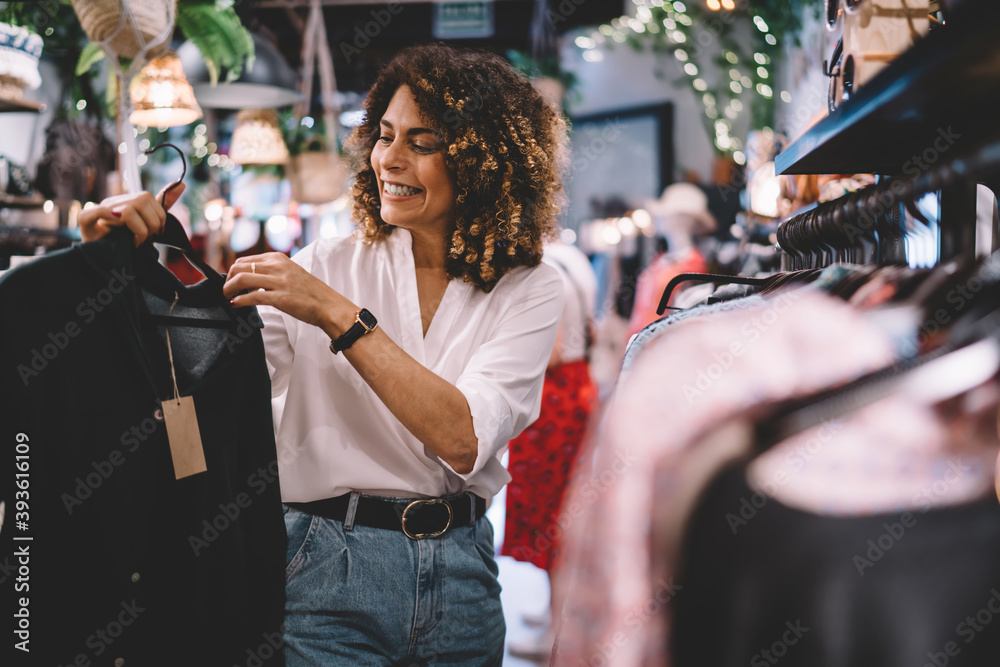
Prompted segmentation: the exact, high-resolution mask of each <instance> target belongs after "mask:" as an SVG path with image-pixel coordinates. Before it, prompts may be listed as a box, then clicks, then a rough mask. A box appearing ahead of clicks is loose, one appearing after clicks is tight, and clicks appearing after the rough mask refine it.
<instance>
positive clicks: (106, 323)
mask: <svg viewBox="0 0 1000 667" xmlns="http://www.w3.org/2000/svg"><path fill="white" fill-rule="evenodd" d="M132 241H133V237H132V235H131V234H130V233H129V232H128V231H127V230H116V231H113V232H111V233H109V234H108V235H107V236H106V237H105V238H103V239H101V240H100V241H95V242H91V243H86V244H81V245H76V246H74V247H72V248H70V249H67V250H64V251H60V252H56V253H52V254H50V255H47V256H45V257H43V258H41V259H39V260H37V261H35V262H33V263H31V264H28V265H26V266H25V267H23V268H20V269H18V270H16V271H12V272H10V273H7V274H6V275H5V276H4V278H3V280H0V310H2V312H3V313H4V315H3V318H2V320H0V358H2V364H0V382H2V383H3V386H2V391H0V395H2V396H3V401H2V403H0V411H2V415H0V428H2V429H3V433H2V436H0V437H2V442H3V443H4V446H5V448H6V449H7V450H11V449H13V447H14V443H15V442H17V443H19V445H20V446H19V449H18V451H21V450H24V452H26V454H25V455H26V456H27V457H29V458H27V459H26V460H27V462H28V463H27V464H26V465H25V466H20V465H19V466H18V467H16V468H15V469H12V468H11V466H14V465H15V461H14V458H13V457H12V456H10V455H9V454H5V455H4V457H3V458H2V461H0V467H2V470H0V497H2V498H3V499H4V500H5V502H6V505H7V520H6V524H5V525H4V526H3V529H2V532H0V546H2V548H3V551H2V552H0V562H4V561H3V558H5V557H7V558H12V557H14V556H12V554H16V553H18V550H19V549H25V548H27V549H29V550H30V591H29V590H28V589H24V591H23V592H14V591H15V589H14V588H13V586H12V585H13V584H14V581H13V579H12V578H7V579H6V580H4V581H3V583H0V587H2V589H3V593H2V595H0V600H2V603H0V604H2V605H3V609H2V613H3V615H4V618H8V619H9V618H12V617H13V614H14V613H15V611H16V607H17V606H18V604H19V602H18V599H17V598H18V597H20V596H22V595H24V596H28V597H30V614H31V634H30V650H31V654H30V655H31V659H32V660H33V661H35V662H33V663H32V664H46V665H52V664H67V665H68V664H91V665H122V664H124V665H152V666H161V665H162V666H164V667H167V666H170V667H176V666H177V665H198V666H204V667H218V666H219V665H233V664H247V661H248V659H249V656H255V657H254V658H253V660H254V664H261V665H268V666H270V667H273V666H275V665H283V664H284V659H283V653H282V651H281V649H280V646H281V641H282V640H281V622H282V609H283V603H284V563H285V560H284V559H285V530H284V522H283V519H282V512H281V501H280V497H281V496H280V490H279V486H278V474H277V472H278V471H277V459H276V451H275V444H274V435H273V427H272V423H271V410H270V382H269V378H268V371H267V366H266V363H265V359H264V349H263V342H262V339H261V334H260V319H259V318H258V316H257V314H256V310H255V309H253V308H245V309H238V310H233V309H231V308H229V307H228V303H227V302H226V301H225V300H224V299H223V297H222V294H221V291H219V288H218V283H210V282H209V281H203V282H201V283H199V284H198V285H195V286H193V287H185V286H184V285H182V284H181V283H180V282H179V281H178V280H177V279H176V278H175V277H174V276H173V275H172V274H170V273H169V272H168V271H167V270H166V269H165V268H164V267H162V266H161V265H160V264H158V263H157V261H156V252H155V249H153V248H152V247H151V246H147V247H144V248H141V249H139V250H137V251H134V250H133V249H132ZM175 295H176V296H175ZM175 299H176V300H177V307H176V309H175V310H174V311H173V315H175V316H177V315H181V316H183V317H186V318H190V319H192V320H202V321H204V320H206V319H222V320H224V321H225V320H227V319H228V321H229V323H230V326H228V328H226V329H212V328H204V327H192V326H190V325H189V326H183V327H181V326H177V325H176V324H171V325H170V326H169V330H170V337H171V341H170V342H171V348H172V356H173V361H172V362H171V360H170V354H169V353H168V351H167V346H166V345H165V342H166V341H165V335H166V334H165V332H164V330H163V327H161V326H159V325H158V324H157V322H156V321H155V320H156V317H155V315H158V314H159V315H162V314H164V313H165V312H166V311H167V310H168V308H169V307H170V305H171V304H172V303H173V302H174V300H175ZM171 363H173V364H174V366H175V370H176V374H177V384H178V386H179V389H180V394H181V395H184V396H192V397H193V400H194V404H195V406H196V409H197V417H198V426H199V430H200V434H201V439H202V445H203V448H204V458H205V461H206V466H207V470H206V471H205V472H201V473H198V474H194V475H190V476H187V477H183V478H181V479H176V478H175V474H174V468H173V462H172V457H171V450H170V446H169V444H168V437H167V428H166V426H165V424H164V421H163V407H162V406H163V404H164V403H166V402H168V401H169V399H170V398H171V397H172V396H173V395H174V384H173V380H172V377H171ZM15 470H17V471H21V472H28V474H30V478H29V479H30V484H29V485H28V486H29V488H28V491H29V492H30V499H29V501H28V505H29V507H28V509H26V510H25V515H24V516H17V517H15V514H14V512H15V509H16V504H15V495H14V494H15V491H18V490H24V487H23V486H17V487H15V486H14V480H15V477H14V474H15ZM21 497H22V496H18V498H21ZM15 519H17V520H15ZM21 519H23V521H22V520H21ZM28 536H30V537H31V538H32V539H31V541H21V540H18V538H19V537H22V538H23V537H28ZM9 639H10V638H9V637H8V641H7V642H5V648H6V647H7V646H10V644H11V642H10V641H9ZM18 655H19V656H20V655H21V654H18ZM21 657H23V656H21ZM85 661H86V662H85ZM3 664H22V663H17V662H14V663H8V662H4V663H3Z"/></svg>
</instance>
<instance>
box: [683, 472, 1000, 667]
mask: <svg viewBox="0 0 1000 667" xmlns="http://www.w3.org/2000/svg"><path fill="white" fill-rule="evenodd" d="M761 498H762V497H761V496H757V495H755V494H754V492H753V491H752V490H751V489H750V487H749V486H748V484H747V483H746V479H745V467H743V466H733V467H730V468H728V469H727V470H725V471H724V472H723V473H722V474H721V475H719V476H718V477H717V478H716V479H715V480H714V481H713V483H712V484H710V485H709V487H708V488H707V489H706V491H705V493H704V495H703V497H702V498H701V500H700V502H699V504H698V507H697V509H696V511H695V514H694V515H693V518H692V522H691V523H690V524H689V525H690V527H691V528H690V530H689V531H688V534H687V536H686V538H685V540H684V544H683V554H682V563H681V576H679V577H678V579H677V580H678V582H679V583H680V584H681V586H682V588H681V589H680V590H679V591H678V593H677V596H676V597H675V598H674V600H673V604H674V617H673V627H672V629H671V636H672V639H671V643H672V645H671V650H672V654H673V659H674V665H675V667H689V666H692V665H697V666H699V667H700V666H705V667H729V666H733V667H735V666H736V665H740V666H741V667H745V666H746V665H750V666H751V667H762V666H764V665H773V664H780V665H781V666H782V667H794V666H801V667H858V666H862V667H867V666H869V665H871V666H873V667H922V666H924V665H933V666H936V667H944V665H948V666H949V667H970V666H976V667H980V666H981V667H995V666H996V665H997V661H998V656H1000V505H998V503H997V499H996V498H995V497H992V496H991V497H989V498H987V499H984V500H982V501H979V502H975V503H972V504H968V505H964V506H958V507H950V508H941V509H931V510H929V511H927V512H925V513H921V512H920V511H919V510H915V511H914V512H912V513H910V514H909V515H906V514H901V515H875V516H867V517H849V518H833V517H821V516H817V515H813V514H809V513H805V512H800V511H797V510H794V509H792V508H789V507H787V506H783V505H781V504H779V503H778V502H777V501H776V500H773V499H771V500H769V501H768V502H767V503H766V504H763V505H762V506H760V505H761ZM744 501H745V502H746V503H747V506H748V507H749V508H750V509H746V507H745V506H744ZM758 506H760V507H758ZM741 513H742V514H741ZM733 517H738V520H734V518H733ZM748 517H749V518H748ZM734 529H735V531H736V532H735V534H734V532H733V531H734ZM765 652H766V653H765Z"/></svg>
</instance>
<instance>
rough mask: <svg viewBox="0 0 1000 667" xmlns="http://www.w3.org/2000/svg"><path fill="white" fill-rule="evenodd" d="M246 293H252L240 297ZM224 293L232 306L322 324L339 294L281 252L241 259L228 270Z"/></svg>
mask: <svg viewBox="0 0 1000 667" xmlns="http://www.w3.org/2000/svg"><path fill="white" fill-rule="evenodd" d="M243 290H250V291H249V292H248V293H246V294H240V292H242V291H243ZM222 292H223V294H225V296H226V297H227V298H228V299H231V302H232V304H233V306H235V307H237V308H241V307H243V306H261V305H266V306H274V307H275V308H277V309H278V310H280V311H282V312H284V313H287V314H288V315H291V316H292V317H294V318H295V319H297V320H301V321H303V322H305V323H306V324H314V325H316V326H322V325H323V319H324V316H329V313H330V311H331V309H332V308H333V305H334V303H335V302H336V298H337V293H336V292H334V291H333V289H332V288H331V287H330V286H329V285H327V284H326V283H324V282H323V281H322V280H320V279H319V278H317V277H315V276H313V275H311V274H310V273H309V272H308V271H306V270H305V269H303V268H302V267H301V266H299V265H298V264H296V263H295V262H293V261H292V260H291V259H289V258H288V256H287V255H284V254H282V253H280V252H269V253H265V254H263V255H253V256H251V257H241V258H239V259H238V260H236V262H235V263H234V264H233V266H232V267H231V268H230V269H229V275H228V276H227V277H226V284H225V285H224V286H223V288H222Z"/></svg>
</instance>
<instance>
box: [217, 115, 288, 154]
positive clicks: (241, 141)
mask: <svg viewBox="0 0 1000 667" xmlns="http://www.w3.org/2000/svg"><path fill="white" fill-rule="evenodd" d="M229 159H230V160H232V161H233V162H235V163H236V164H286V163H287V162H288V148H287V147H286V146H285V140H284V138H283V137H282V136H281V127H280V126H279V125H278V115H277V114H276V113H275V112H274V111H273V110H271V109H244V110H243V111H240V112H239V113H237V114H236V129H235V130H233V143H232V146H231V147H230V149H229Z"/></svg>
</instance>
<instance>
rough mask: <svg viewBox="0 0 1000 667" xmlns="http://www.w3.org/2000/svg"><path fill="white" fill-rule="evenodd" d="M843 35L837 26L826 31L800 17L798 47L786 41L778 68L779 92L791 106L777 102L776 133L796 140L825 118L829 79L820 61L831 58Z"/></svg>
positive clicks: (807, 15)
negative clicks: (784, 91)
mask: <svg viewBox="0 0 1000 667" xmlns="http://www.w3.org/2000/svg"><path fill="white" fill-rule="evenodd" d="M842 32H843V25H838V26H837V29H836V31H835V32H831V31H828V30H827V29H826V23H825V22H824V21H823V20H822V18H821V17H819V16H816V15H814V14H813V13H812V12H805V15H804V16H803V17H802V32H801V33H800V37H799V45H798V46H796V45H795V44H794V42H793V41H791V40H788V41H787V42H786V43H785V47H784V49H783V51H784V57H783V60H782V62H781V65H780V67H779V70H780V72H779V74H778V77H779V82H780V86H779V88H780V89H781V90H787V91H788V92H789V93H790V94H791V96H792V101H791V103H790V104H784V103H782V102H779V103H778V105H777V111H776V116H777V119H776V125H777V127H776V128H775V129H777V131H778V132H780V133H782V134H784V135H785V136H786V137H788V139H789V140H795V138H796V137H798V136H800V135H801V134H802V133H803V132H805V131H806V130H807V129H809V127H810V126H812V125H813V123H815V122H816V121H817V120H819V119H820V118H822V117H825V116H826V109H827V95H828V90H829V86H830V79H829V78H827V76H826V75H825V74H823V61H824V60H829V59H830V56H831V55H833V48H834V46H836V44H837V39H838V38H839V37H840V34H841V33H842Z"/></svg>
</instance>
